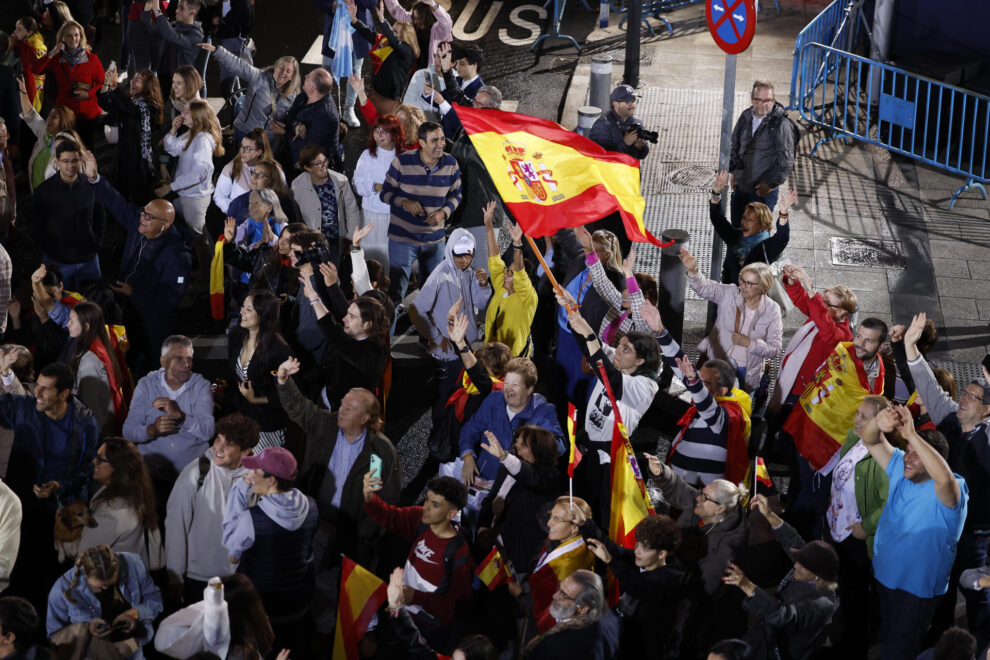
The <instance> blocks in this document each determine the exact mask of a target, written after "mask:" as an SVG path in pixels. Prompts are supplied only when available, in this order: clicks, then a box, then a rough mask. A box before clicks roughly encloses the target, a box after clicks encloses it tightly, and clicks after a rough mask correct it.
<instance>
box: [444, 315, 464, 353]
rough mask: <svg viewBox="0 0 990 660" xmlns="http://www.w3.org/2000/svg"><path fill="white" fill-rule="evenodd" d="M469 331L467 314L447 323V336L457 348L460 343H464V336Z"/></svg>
mask: <svg viewBox="0 0 990 660" xmlns="http://www.w3.org/2000/svg"><path fill="white" fill-rule="evenodd" d="M467 329H468V317H467V314H458V315H457V317H456V318H455V319H454V320H453V321H448V322H447V336H449V337H450V341H451V342H453V343H454V345H455V346H459V345H460V343H461V342H462V341H464V335H466V334H467Z"/></svg>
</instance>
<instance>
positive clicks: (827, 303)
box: [825, 300, 844, 309]
mask: <svg viewBox="0 0 990 660" xmlns="http://www.w3.org/2000/svg"><path fill="white" fill-rule="evenodd" d="M825 306H826V307H831V308H832V309H844V307H843V306H842V305H833V304H832V303H830V302H829V301H827V300H826V301H825Z"/></svg>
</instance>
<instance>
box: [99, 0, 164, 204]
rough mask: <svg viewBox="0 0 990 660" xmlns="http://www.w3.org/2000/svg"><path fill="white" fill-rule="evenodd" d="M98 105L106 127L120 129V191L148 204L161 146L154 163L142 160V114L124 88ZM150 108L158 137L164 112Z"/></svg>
mask: <svg viewBox="0 0 990 660" xmlns="http://www.w3.org/2000/svg"><path fill="white" fill-rule="evenodd" d="M160 20H164V19H160ZM96 102H97V103H99V104H100V107H101V108H103V109H104V110H106V111H107V114H106V116H105V117H104V118H103V119H104V122H105V123H106V125H107V126H116V127H117V135H118V139H117V148H116V150H115V152H116V154H117V164H116V170H115V177H114V179H115V183H116V185H117V188H118V189H120V190H123V191H125V197H127V199H128V201H133V202H135V203H137V204H144V203H145V202H147V201H148V200H149V199H151V194H152V192H153V191H154V187H155V183H156V182H157V181H158V172H156V171H155V167H156V166H157V159H158V151H157V147H158V145H157V143H156V142H154V141H152V142H151V152H152V158H151V162H150V163H149V162H147V161H145V160H144V158H143V157H142V156H141V133H142V130H141V110H140V109H139V108H138V106H137V105H135V104H134V102H133V101H131V99H130V97H129V96H127V95H126V94H125V93H124V88H122V87H117V88H116V89H112V90H110V91H109V92H101V93H100V94H98V95H97V96H96ZM147 107H148V114H149V115H150V116H149V123H150V126H151V134H152V135H154V134H155V133H157V132H158V131H159V130H160V129H161V118H160V116H161V115H160V110H161V109H160V108H159V107H158V106H156V105H155V104H153V103H151V102H150V101H149V102H148V103H147ZM150 139H151V138H150V136H149V140H150Z"/></svg>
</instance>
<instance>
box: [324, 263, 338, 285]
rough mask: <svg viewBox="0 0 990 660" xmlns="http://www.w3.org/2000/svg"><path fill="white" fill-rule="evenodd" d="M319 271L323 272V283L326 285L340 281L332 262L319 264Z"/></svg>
mask: <svg viewBox="0 0 990 660" xmlns="http://www.w3.org/2000/svg"><path fill="white" fill-rule="evenodd" d="M320 273H322V274H323V283H324V284H326V285H327V286H333V285H334V284H336V283H337V282H339V281H340V276H339V275H338V274H337V267H336V266H334V265H333V264H332V263H325V264H320Z"/></svg>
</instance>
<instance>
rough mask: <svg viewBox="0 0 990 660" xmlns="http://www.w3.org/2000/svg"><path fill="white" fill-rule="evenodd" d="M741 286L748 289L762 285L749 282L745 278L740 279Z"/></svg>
mask: <svg viewBox="0 0 990 660" xmlns="http://www.w3.org/2000/svg"><path fill="white" fill-rule="evenodd" d="M739 286H741V287H746V288H747V289H748V288H749V287H751V286H760V283H759V282H750V281H749V280H744V279H743V278H741V277H740V278H739Z"/></svg>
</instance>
